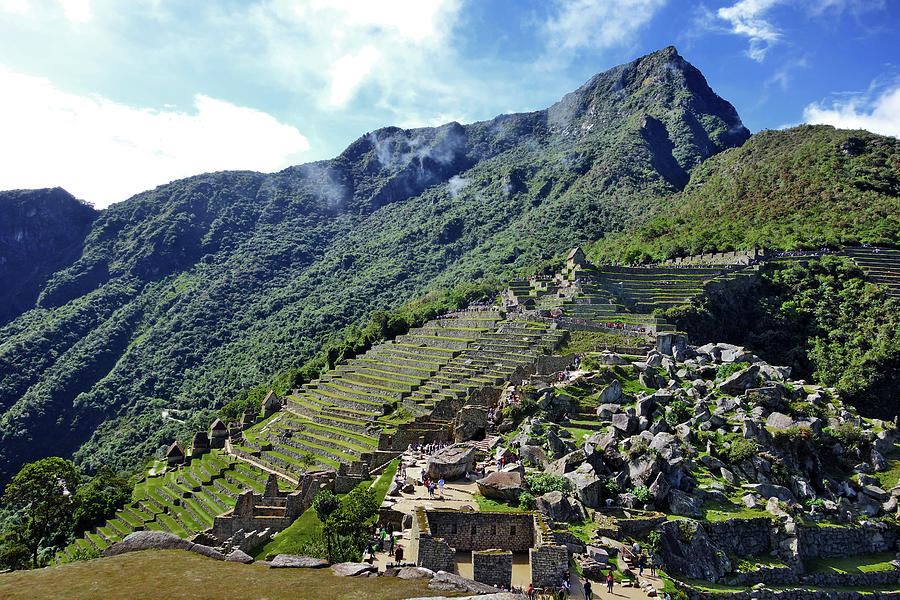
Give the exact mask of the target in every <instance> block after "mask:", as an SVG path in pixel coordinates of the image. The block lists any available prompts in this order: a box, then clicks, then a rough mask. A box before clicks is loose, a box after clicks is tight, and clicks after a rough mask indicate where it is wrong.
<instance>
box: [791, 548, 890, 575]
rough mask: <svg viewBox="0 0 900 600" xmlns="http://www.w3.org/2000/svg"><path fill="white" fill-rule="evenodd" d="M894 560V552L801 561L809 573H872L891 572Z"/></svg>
mask: <svg viewBox="0 0 900 600" xmlns="http://www.w3.org/2000/svg"><path fill="white" fill-rule="evenodd" d="M894 558H896V553H894V552H881V553H879V554H863V555H860V556H851V557H848V558H810V559H807V560H804V561H803V566H804V567H805V568H806V571H807V572H809V573H874V572H878V571H892V570H893V569H894V567H893V565H891V561H892V560H894Z"/></svg>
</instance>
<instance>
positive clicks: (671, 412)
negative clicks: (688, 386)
mask: <svg viewBox="0 0 900 600" xmlns="http://www.w3.org/2000/svg"><path fill="white" fill-rule="evenodd" d="M693 415H694V409H692V408H691V407H690V406H688V405H687V404H685V402H684V401H683V400H675V401H674V402H672V403H671V404H669V407H668V408H667V409H666V423H668V424H669V426H670V427H675V426H676V425H679V424H681V423H684V422H685V421H687V420H688V419H690V418H691V417H692V416H693Z"/></svg>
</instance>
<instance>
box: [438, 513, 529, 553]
mask: <svg viewBox="0 0 900 600" xmlns="http://www.w3.org/2000/svg"><path fill="white" fill-rule="evenodd" d="M425 518H426V519H427V520H428V527H429V531H430V533H431V535H432V536H433V537H436V538H443V539H444V540H445V541H446V542H447V544H449V545H450V547H452V548H455V549H456V550H464V551H470V550H488V549H492V548H502V549H503V550H512V551H513V552H524V551H526V550H528V549H529V548H531V547H532V546H533V545H534V542H535V539H534V516H533V515H532V514H531V513H500V512H464V511H456V510H441V509H437V510H429V511H426V513H425Z"/></svg>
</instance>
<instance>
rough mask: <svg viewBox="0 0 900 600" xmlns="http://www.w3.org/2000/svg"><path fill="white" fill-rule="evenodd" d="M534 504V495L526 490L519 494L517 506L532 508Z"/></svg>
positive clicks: (526, 508) (525, 508) (524, 508)
mask: <svg viewBox="0 0 900 600" xmlns="http://www.w3.org/2000/svg"><path fill="white" fill-rule="evenodd" d="M534 504H535V500H534V496H532V495H531V494H529V493H528V492H523V493H522V495H520V496H519V508H521V509H522V510H534Z"/></svg>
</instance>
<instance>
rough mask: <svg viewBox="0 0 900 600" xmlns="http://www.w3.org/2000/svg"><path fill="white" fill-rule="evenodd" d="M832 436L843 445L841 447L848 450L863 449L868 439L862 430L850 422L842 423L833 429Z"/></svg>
mask: <svg viewBox="0 0 900 600" xmlns="http://www.w3.org/2000/svg"><path fill="white" fill-rule="evenodd" d="M831 435H833V436H834V437H836V438H837V440H838V441H839V442H840V443H841V446H843V447H844V448H846V449H848V450H852V449H856V448H861V447H862V446H863V445H864V444H865V442H866V437H865V436H864V435H863V430H862V428H860V426H859V425H856V424H855V423H851V422H849V421H846V422H844V423H841V424H840V425H838V426H837V427H833V428H832V429H831Z"/></svg>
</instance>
